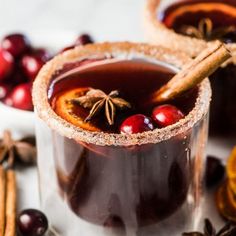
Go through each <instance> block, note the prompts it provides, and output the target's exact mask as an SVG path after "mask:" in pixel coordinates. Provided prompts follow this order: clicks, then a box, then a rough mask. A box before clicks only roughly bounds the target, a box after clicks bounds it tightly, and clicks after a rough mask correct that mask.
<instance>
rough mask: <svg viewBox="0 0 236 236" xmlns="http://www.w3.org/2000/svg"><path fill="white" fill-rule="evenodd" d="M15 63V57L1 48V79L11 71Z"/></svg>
mask: <svg viewBox="0 0 236 236" xmlns="http://www.w3.org/2000/svg"><path fill="white" fill-rule="evenodd" d="M13 65H14V59H13V57H12V55H11V54H10V53H9V52H7V51H5V50H2V49H0V81H1V80H3V79H5V78H6V76H7V75H8V74H9V73H11V71H12V69H13Z"/></svg>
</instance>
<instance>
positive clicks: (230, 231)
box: [182, 219, 236, 236]
mask: <svg viewBox="0 0 236 236" xmlns="http://www.w3.org/2000/svg"><path fill="white" fill-rule="evenodd" d="M182 235H183V236H235V235H236V226H235V225H233V224H232V223H230V222H229V223H227V224H226V225H225V226H223V228H221V229H220V230H219V231H218V232H216V229H215V227H214V226H213V225H212V223H211V221H210V220H209V219H205V225H204V233H201V232H189V233H183V234H182Z"/></svg>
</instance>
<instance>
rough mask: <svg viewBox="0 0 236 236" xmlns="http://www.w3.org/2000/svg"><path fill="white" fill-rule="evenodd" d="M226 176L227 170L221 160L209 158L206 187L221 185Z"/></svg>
mask: <svg viewBox="0 0 236 236" xmlns="http://www.w3.org/2000/svg"><path fill="white" fill-rule="evenodd" d="M224 174H225V168H224V166H223V165H222V162H221V160H220V159H219V158H216V157H214V156H208V157H207V163H206V185H207V187H212V186H214V185H215V184H217V183H219V182H220V181H221V180H222V179H223V177H224Z"/></svg>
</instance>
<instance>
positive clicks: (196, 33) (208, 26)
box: [179, 18, 236, 41]
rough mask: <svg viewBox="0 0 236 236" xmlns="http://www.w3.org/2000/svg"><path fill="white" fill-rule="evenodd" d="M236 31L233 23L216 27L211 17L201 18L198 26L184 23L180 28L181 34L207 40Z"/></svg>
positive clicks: (220, 37)
mask: <svg viewBox="0 0 236 236" xmlns="http://www.w3.org/2000/svg"><path fill="white" fill-rule="evenodd" d="M234 31H236V27H235V26H233V25H230V26H225V27H219V28H216V29H214V25H213V22H212V20H211V19H209V18H203V19H201V20H200V21H199V23H198V26H197V27H194V26H192V25H183V26H182V27H181V28H180V30H179V32H180V33H181V34H184V35H187V36H190V37H194V38H198V39H204V40H206V41H212V40H216V39H222V38H223V37H224V36H225V35H227V34H229V33H232V32H234Z"/></svg>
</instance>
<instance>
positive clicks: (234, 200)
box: [227, 182, 236, 209]
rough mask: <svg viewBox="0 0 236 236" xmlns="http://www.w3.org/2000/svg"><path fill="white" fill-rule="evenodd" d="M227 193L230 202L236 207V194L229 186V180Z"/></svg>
mask: <svg viewBox="0 0 236 236" xmlns="http://www.w3.org/2000/svg"><path fill="white" fill-rule="evenodd" d="M227 194H228V199H229V202H230V204H231V205H232V206H233V207H234V208H235V209H236V195H235V193H234V192H233V191H232V189H231V187H230V186H229V182H228V183H227Z"/></svg>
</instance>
